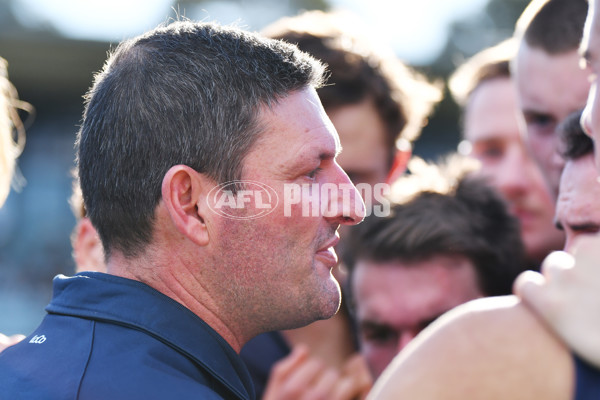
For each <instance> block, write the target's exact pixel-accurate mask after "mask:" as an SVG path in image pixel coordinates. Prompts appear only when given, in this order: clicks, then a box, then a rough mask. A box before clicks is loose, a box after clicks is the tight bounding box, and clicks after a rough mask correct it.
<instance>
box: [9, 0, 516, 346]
mask: <svg viewBox="0 0 600 400" xmlns="http://www.w3.org/2000/svg"><path fill="white" fill-rule="evenodd" d="M526 4H527V1H526V0H420V1H414V0H252V1H249V0H237V1H233V0H232V1H201V0H182V1H174V0H0V56H1V57H3V58H5V59H6V60H7V61H8V63H9V77H10V79H11V80H12V82H13V83H14V85H15V86H16V88H17V90H18V91H19V95H20V98H21V99H23V100H25V101H27V102H29V103H31V104H32V105H33V106H34V107H35V109H36V113H35V119H34V120H33V122H32V123H31V125H29V127H28V129H27V144H26V147H25V151H24V153H23V154H22V156H21V158H20V159H19V169H20V173H21V174H22V176H23V177H24V179H25V180H26V184H25V185H24V186H23V187H22V188H21V190H20V191H18V192H16V191H13V192H12V193H11V195H10V196H9V198H8V201H7V203H6V205H5V206H4V207H3V208H2V209H0V332H3V333H5V334H14V333H25V334H28V333H29V332H31V331H32V330H33V329H34V328H35V326H36V325H37V324H38V323H39V320H40V319H41V318H42V317H43V315H44V311H43V309H44V306H45V305H46V304H47V303H48V301H49V299H50V296H51V280H52V277H53V276H54V275H56V274H59V273H64V274H71V273H73V270H74V264H73V261H72V259H71V248H70V247H71V246H70V241H69V236H70V234H71V230H72V229H73V226H74V224H75V219H74V217H73V215H72V213H71V211H70V208H69V205H68V198H69V196H70V191H71V175H70V171H71V169H72V168H73V165H74V146H73V144H74V140H75V133H76V131H77V127H78V123H79V121H80V119H81V114H82V110H83V101H82V96H83V95H84V93H85V92H86V90H87V88H88V87H89V86H90V85H91V82H92V79H93V74H94V72H96V71H98V70H99V69H100V68H101V67H102V64H103V62H104V60H105V58H106V53H107V51H108V50H109V49H110V48H111V46H112V47H114V46H115V45H116V44H117V43H118V42H119V41H120V40H122V39H124V38H128V37H132V36H135V35H137V34H139V33H141V32H143V31H145V30H147V29H150V28H153V27H154V26H156V25H158V24H160V23H162V22H165V21H168V20H169V19H171V18H176V17H177V15H183V16H186V17H187V18H190V19H193V20H211V21H212V20H214V21H218V22H221V23H225V24H227V23H232V22H236V23H237V24H238V25H240V26H242V27H245V28H247V29H249V30H260V29H261V28H262V27H264V26H265V25H267V24H269V23H271V22H273V21H275V20H276V19H278V18H280V17H281V16H284V15H295V14H297V13H298V12H299V11H301V10H310V9H322V10H333V9H345V10H348V11H351V12H353V13H355V14H356V15H357V16H358V17H359V18H361V19H363V20H364V23H365V24H366V25H367V26H368V27H369V29H370V30H372V32H373V34H375V35H379V36H380V37H381V38H382V41H383V42H385V43H383V44H384V45H386V46H390V47H392V48H393V49H394V51H395V53H396V54H397V55H398V57H400V58H401V59H402V60H404V61H405V62H406V63H408V64H409V65H412V66H414V67H416V68H417V69H419V70H420V71H422V72H424V73H425V74H426V75H428V76H429V77H430V78H432V79H445V78H446V77H447V76H448V75H449V74H450V73H451V71H452V70H453V69H454V68H455V67H456V66H457V65H458V64H460V63H461V62H462V61H463V60H464V59H465V58H467V57H468V56H470V55H472V54H474V53H475V52H477V51H479V50H480V49H482V48H484V47H487V46H490V45H492V44H495V43H497V42H499V41H500V40H502V39H504V38H506V37H508V36H510V35H511V34H512V31H513V28H514V23H515V21H516V19H517V17H518V16H519V15H520V13H521V12H522V10H523V9H524V8H525V6H526ZM26 117H27V116H24V118H26ZM458 119H459V114H458V109H457V107H456V105H455V104H454V103H453V102H452V101H451V100H449V99H448V98H446V99H445V100H444V101H443V102H442V103H441V104H440V105H439V106H438V108H437V110H436V112H435V114H434V115H433V116H432V118H431V120H430V123H429V124H428V126H427V127H426V128H425V130H424V132H423V134H422V136H421V138H420V139H419V140H418V141H417V142H416V144H415V148H414V151H415V153H416V154H418V155H420V156H422V157H424V158H426V159H435V158H437V157H438V156H439V155H442V154H445V153H447V152H449V151H452V150H454V149H455V148H456V145H457V143H458V141H459V133H458Z"/></svg>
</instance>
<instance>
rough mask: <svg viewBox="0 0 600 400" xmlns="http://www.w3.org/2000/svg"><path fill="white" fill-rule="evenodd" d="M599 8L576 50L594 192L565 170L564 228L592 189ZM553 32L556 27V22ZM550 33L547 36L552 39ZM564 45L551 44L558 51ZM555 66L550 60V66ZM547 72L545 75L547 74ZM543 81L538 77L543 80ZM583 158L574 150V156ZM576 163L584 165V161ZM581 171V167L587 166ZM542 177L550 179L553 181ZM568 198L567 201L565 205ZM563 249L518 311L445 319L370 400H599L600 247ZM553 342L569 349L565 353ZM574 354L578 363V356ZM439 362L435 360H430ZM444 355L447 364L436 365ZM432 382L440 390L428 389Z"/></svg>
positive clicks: (530, 283)
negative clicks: (472, 339) (580, 199)
mask: <svg viewBox="0 0 600 400" xmlns="http://www.w3.org/2000/svg"><path fill="white" fill-rule="evenodd" d="M550 3H553V4H554V5H556V4H559V3H560V4H562V5H563V6H564V7H566V8H567V9H568V8H569V5H571V4H575V3H577V2H570V1H568V2H558V1H555V2H552V1H550V2H541V3H539V2H538V3H537V4H538V5H539V4H550ZM599 7H600V0H594V1H592V2H590V10H589V12H588V14H587V22H586V29H585V34H584V36H583V42H582V45H581V50H580V51H581V54H582V56H583V59H584V61H585V68H583V69H582V70H581V71H579V72H581V74H584V76H585V77H586V78H587V77H588V76H589V77H590V80H589V81H588V82H587V84H590V83H591V90H590V93H589V96H588V99H587V105H586V108H585V110H584V113H583V117H582V125H583V127H584V128H585V131H586V133H587V134H588V135H589V136H590V137H591V138H592V139H593V140H594V158H595V164H596V171H595V172H596V179H595V182H594V179H591V181H588V182H586V180H585V179H584V177H585V176H582V174H583V171H580V174H579V178H581V179H577V180H575V181H569V184H567V179H568V178H567V177H568V174H570V173H571V172H572V171H571V170H572V168H573V167H576V165H575V162H574V161H573V160H569V161H568V162H567V164H569V168H566V169H565V170H564V171H563V173H565V172H566V174H567V177H566V178H565V180H561V184H560V185H559V189H560V190H565V191H566V194H565V195H561V194H560V193H559V194H558V198H562V201H561V204H560V205H559V208H560V209H561V210H564V211H566V213H562V212H560V213H559V214H557V217H558V219H559V220H563V221H569V220H570V219H571V218H570V216H569V214H570V213H575V214H576V215H577V214H579V210H578V208H577V207H564V208H563V206H568V205H569V204H576V203H577V202H578V200H577V199H576V198H573V196H572V195H575V196H577V194H584V196H587V192H588V191H589V189H590V188H589V185H590V184H594V185H598V174H599V172H600V162H599V161H598V160H599V159H600V158H599V156H598V154H599V152H598V150H599V149H600V146H599V145H598V143H600V142H599V140H600V107H599V104H600V101H599V97H598V96H599V94H598V93H600V92H598V87H597V86H598V80H597V75H596V74H598V73H600V62H599V60H600V14H599V11H598V9H599ZM563 11H565V10H564V9H563ZM569 15H572V14H567V13H565V14H564V15H561V14H557V15H556V19H559V20H561V19H562V21H563V22H564V21H565V20H568V18H567V17H568V16H569ZM555 22H556V23H557V24H558V25H560V22H559V21H555ZM553 28H554V27H553V26H550V27H548V29H549V31H552V29H553ZM562 39H563V38H558V37H554V38H553V40H555V41H557V42H561V41H562ZM569 54H570V55H571V56H573V57H571V58H574V54H572V53H565V54H562V57H563V58H567V55H569ZM538 56H542V54H538ZM521 61H522V60H521ZM563 61H564V60H563ZM571 61H573V60H571ZM551 62H552V60H550V57H549V56H547V59H546V64H549V63H551ZM518 63H519V60H517V70H518V69H519V68H520V67H519V66H518ZM572 64H573V63H569V64H568V65H569V66H572ZM542 69H543V68H542ZM551 70H552V68H551V67H549V68H548V71H551ZM539 73H540V74H543V72H542V71H540V72H539ZM555 78H556V79H560V80H561V81H563V82H566V86H567V87H565V88H564V90H565V93H566V95H565V97H566V98H569V97H570V96H571V95H572V94H573V92H569V89H572V88H578V86H579V84H582V85H583V86H585V84H583V83H582V79H580V78H581V76H580V75H578V74H565V73H564V72H563V73H562V74H561V76H558V77H555ZM556 83H557V82H556V81H553V82H547V85H548V87H552V86H553V85H554V84H556ZM521 84H526V82H520V83H519V85H521ZM569 85H570V86H572V88H569V87H568V86H569ZM582 90H583V89H582ZM583 91H585V90H583ZM562 94H563V93H557V95H556V96H555V97H552V99H554V100H557V101H559V100H560V99H562ZM563 120H564V118H563ZM557 122H559V121H557ZM569 123H570V121H569V120H568V119H567V121H566V122H565V123H564V125H562V126H561V130H562V131H563V133H562V134H566V135H569V133H570V132H572V130H571V129H570V128H569V127H568V124H569ZM551 136H552V139H551V142H552V146H550V148H551V153H552V154H554V153H558V152H559V151H561V146H559V145H558V143H557V137H558V136H557V133H556V132H555V130H554V129H553V130H552V135H551ZM588 146H589V145H588ZM578 147H579V145H577V146H573V145H570V144H569V141H567V145H566V146H565V148H566V152H567V153H569V152H571V150H572V149H574V148H578ZM582 147H583V148H585V147H586V146H585V145H583V146H582ZM534 151H535V150H534ZM562 151H563V152H565V150H562ZM579 151H580V150H579V149H578V150H577V152H579ZM588 160H589V159H588ZM580 161H585V156H584V157H583V159H581V160H580ZM584 164H585V163H581V164H580V165H579V166H580V167H581V166H585V165H584ZM554 165H555V166H556V165H557V164H554ZM588 168H589V165H588ZM548 175H550V178H552V174H548ZM551 180H552V179H551ZM554 180H555V179H554ZM562 183H564V184H562ZM576 186H579V189H576ZM582 186H585V188H584V187H582ZM569 193H570V194H569ZM567 198H570V199H571V200H570V201H569V202H567V201H566V200H567ZM595 200H596V201H597V199H595ZM583 203H585V201H584V202H583ZM588 213H589V212H588ZM593 224H594V222H593V218H592V225H593ZM592 230H593V229H592ZM567 246H568V249H569V251H570V254H569V253H566V252H554V253H551V254H550V256H549V257H547V258H546V260H544V263H543V265H542V274H539V273H536V272H533V271H528V272H525V273H524V274H522V275H521V276H520V277H519V278H518V279H517V282H516V285H515V290H516V293H517V294H518V296H519V297H520V298H521V299H522V302H517V301H516V300H515V299H514V298H498V299H495V300H488V301H482V300H479V301H475V302H472V303H471V304H468V305H467V306H463V307H462V308H460V309H458V310H455V311H454V312H451V313H450V314H448V315H445V316H444V317H442V319H441V320H440V321H439V323H438V324H437V325H435V326H432V327H431V328H430V329H429V330H428V331H426V332H424V334H423V335H421V336H420V337H419V338H417V339H416V340H415V341H413V342H412V346H409V348H407V349H406V350H405V351H404V352H402V353H401V354H400V355H399V356H398V357H397V358H396V359H395V360H394V362H393V363H392V365H391V366H390V368H389V369H388V371H386V372H385V374H386V375H385V379H382V380H381V381H380V382H378V384H377V385H376V387H375V388H374V390H373V393H372V395H371V398H372V399H394V398H398V397H400V396H407V397H408V398H419V399H463V398H465V397H478V398H479V397H480V398H486V399H505V398H511V399H521V398H522V399H530V398H544V399H561V400H562V399H576V400H583V399H597V398H600V368H599V367H600V342H599V341H598V337H599V336H598V332H600V317H599V316H600V312H599V311H600V297H599V296H598V290H599V288H600V268H598V254H599V253H598V248H599V246H600V238H599V237H598V236H597V235H580V237H579V238H577V239H576V240H575V241H574V243H568V244H567ZM534 313H535V314H534ZM474 331H476V332H478V333H479V334H485V335H487V340H485V341H477V342H475V345H474V344H473V343H472V342H469V336H470V335H471V332H474ZM558 336H560V338H562V340H564V342H566V343H568V345H569V346H570V349H569V348H568V347H567V346H566V345H565V343H564V342H561V341H560V340H559V339H558ZM467 343H468V345H466V344H467ZM498 343H502V346H498ZM571 349H573V351H574V352H575V353H576V355H575V356H574V355H573V354H572V353H571ZM435 354H437V355H438V356H437V358H435V359H434V355H435ZM440 354H442V355H444V357H443V358H440V357H439V355H440ZM460 376H468V377H469V378H470V380H468V381H464V382H463V381H460V380H458V379H457V378H458V377H460ZM498 377H501V379H498ZM431 381H435V382H436V383H438V384H439V386H438V385H431V384H429V385H427V383H430V382H431Z"/></svg>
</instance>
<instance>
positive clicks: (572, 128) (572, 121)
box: [556, 110, 594, 160]
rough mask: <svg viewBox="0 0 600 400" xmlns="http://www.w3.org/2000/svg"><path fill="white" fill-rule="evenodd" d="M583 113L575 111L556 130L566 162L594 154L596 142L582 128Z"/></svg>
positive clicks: (561, 152)
mask: <svg viewBox="0 0 600 400" xmlns="http://www.w3.org/2000/svg"><path fill="white" fill-rule="evenodd" d="M581 113H582V110H580V111H575V112H573V113H571V114H569V116H568V117H567V118H565V120H564V121H563V122H562V123H561V124H560V125H559V126H558V127H557V128H556V130H557V132H558V135H559V138H560V143H561V149H560V150H561V151H560V154H561V156H562V157H563V158H564V159H565V160H577V159H579V158H581V157H584V156H586V155H588V154H594V141H593V140H592V138H590V137H589V136H588V135H586V134H585V132H584V131H583V128H582V127H581V122H580V121H581Z"/></svg>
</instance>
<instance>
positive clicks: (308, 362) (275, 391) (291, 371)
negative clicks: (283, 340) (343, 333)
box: [263, 347, 372, 400]
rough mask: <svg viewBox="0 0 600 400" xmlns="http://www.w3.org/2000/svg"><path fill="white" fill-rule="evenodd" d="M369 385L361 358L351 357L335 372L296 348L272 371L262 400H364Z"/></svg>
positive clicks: (370, 381)
mask: <svg viewBox="0 0 600 400" xmlns="http://www.w3.org/2000/svg"><path fill="white" fill-rule="evenodd" d="M371 385H372V380H371V377H370V373H369V371H368V368H367V367H366V363H364V360H363V359H362V358H360V357H352V358H350V359H349V361H348V362H347V363H346V365H345V366H344V367H343V368H342V369H341V370H338V369H337V368H332V367H328V366H327V365H326V364H325V363H324V362H323V361H321V360H320V359H318V358H317V357H311V356H309V354H308V350H307V349H306V348H305V347H298V348H296V349H294V351H293V352H292V353H291V354H290V355H289V356H288V357H286V358H285V359H283V360H282V361H280V362H279V363H277V364H276V365H275V367H273V371H272V372H271V375H270V377H269V382H268V383H267V388H266V390H265V394H264V396H263V400H320V399H323V400H354V399H364V398H365V397H366V394H367V393H368V391H369V390H370V388H371Z"/></svg>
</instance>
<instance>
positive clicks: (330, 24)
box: [263, 11, 441, 166]
mask: <svg viewBox="0 0 600 400" xmlns="http://www.w3.org/2000/svg"><path fill="white" fill-rule="evenodd" d="M348 18H351V17H350V16H349V15H347V14H337V13H324V12H321V11H309V12H305V13H303V14H300V15H298V16H296V17H288V18H282V19H280V20H278V21H277V22H275V23H274V24H272V25H270V26H268V27H266V28H265V29H264V30H263V33H264V34H265V35H267V36H269V37H273V38H277V39H283V40H285V41H287V42H290V43H293V44H295V45H297V46H298V47H299V48H300V49H301V50H302V51H305V52H307V53H309V54H311V55H312V56H313V57H315V58H317V59H319V60H321V61H322V62H324V63H325V64H327V66H328V73H329V78H328V80H327V85H325V86H323V87H321V88H320V89H319V90H318V94H319V98H320V99H321V102H322V103H323V107H324V108H325V110H326V111H327V110H334V109H336V108H337V107H341V106H346V105H351V104H357V103H360V102H361V101H363V100H366V99H369V98H371V99H372V100H373V101H374V104H375V108H376V109H377V112H378V113H379V116H380V118H381V120H382V121H383V123H384V126H385V127H386V145H387V146H388V148H389V149H390V160H389V163H390V166H391V163H392V159H393V155H394V153H395V149H396V143H397V141H398V140H399V139H405V140H406V141H408V142H413V141H414V140H416V139H417V138H418V136H419V134H420V133H421V129H422V127H423V126H424V125H425V122H426V119H427V117H428V116H429V114H430V113H431V111H432V109H433V106H434V105H435V104H436V103H437V102H438V101H439V100H440V98H441V91H440V89H439V88H437V87H436V86H435V85H433V84H431V83H429V82H428V81H427V80H426V78H425V77H424V76H422V75H421V74H418V73H417V72H416V71H414V70H412V69H410V68H409V67H407V66H406V65H405V64H404V63H402V62H401V61H400V60H398V59H397V58H396V57H395V56H394V55H392V54H384V52H383V51H378V50H377V48H376V46H375V44H373V43H371V42H370V41H369V40H368V39H367V37H366V36H365V35H360V34H359V32H358V29H353V28H356V27H355V26H351V25H352V24H351V23H350V21H349V20H347V19H348ZM360 33H362V32H360Z"/></svg>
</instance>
